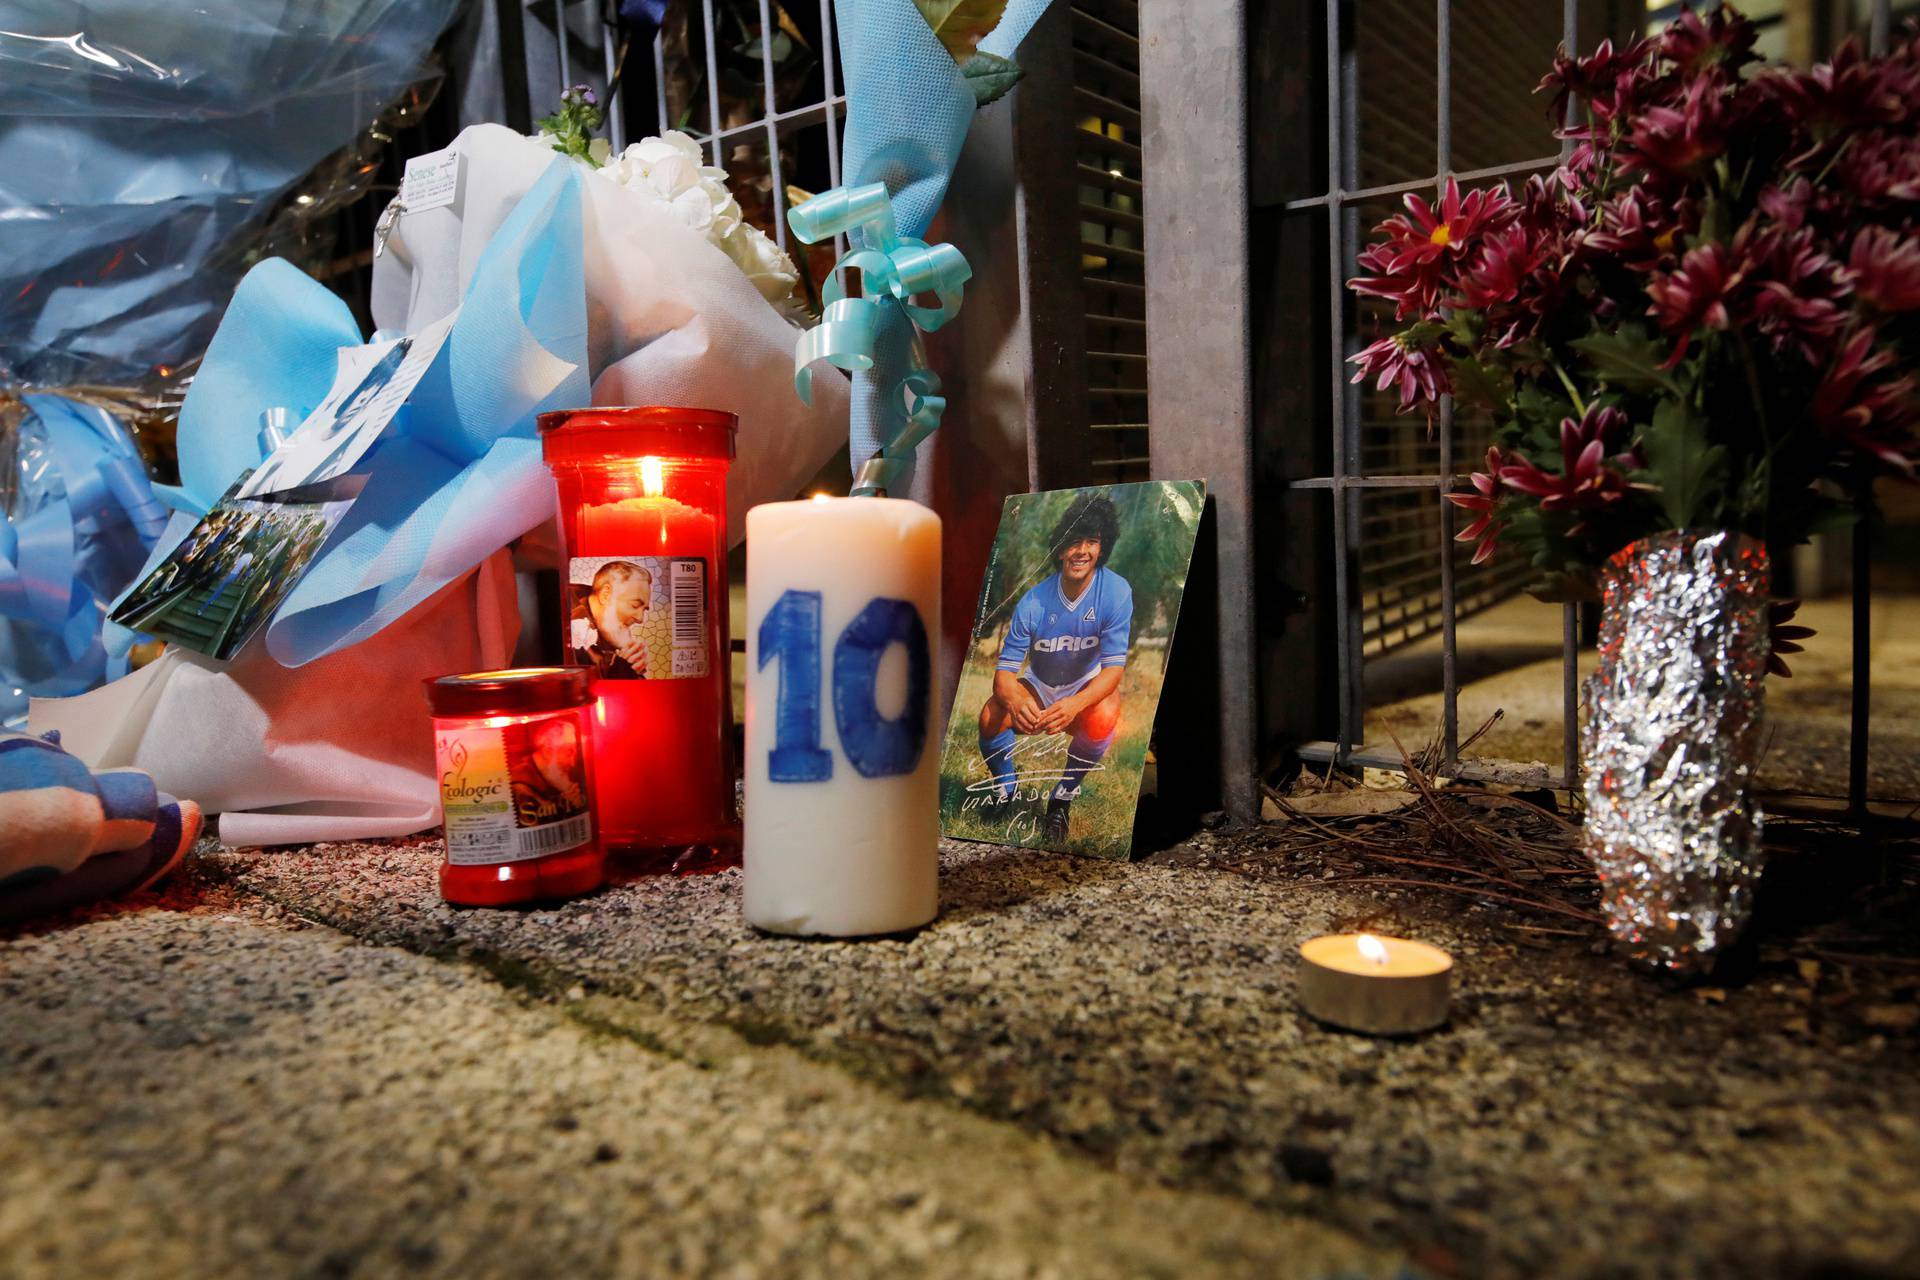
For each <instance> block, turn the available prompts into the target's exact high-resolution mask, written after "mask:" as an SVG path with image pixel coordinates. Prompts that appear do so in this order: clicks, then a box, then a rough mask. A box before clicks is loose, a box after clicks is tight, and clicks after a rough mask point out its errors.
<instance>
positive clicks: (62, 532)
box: [0, 392, 167, 723]
mask: <svg viewBox="0 0 1920 1280" xmlns="http://www.w3.org/2000/svg"><path fill="white" fill-rule="evenodd" d="M20 401H21V404H22V405H23V406H24V409H25V412H24V414H23V416H22V417H21V418H20V420H19V423H18V425H17V427H16V429H15V431H16V434H15V436H14V437H12V438H8V439H5V440H0V448H5V449H8V450H16V451H17V450H23V449H24V447H25V445H26V443H27V442H28V441H29V440H32V441H33V442H34V443H36V444H38V445H39V446H41V451H42V453H43V456H44V459H45V464H46V465H45V468H44V472H43V473H42V474H39V475H34V476H27V475H22V476H20V477H19V478H18V479H17V480H16V484H17V485H18V486H19V489H20V494H19V497H18V498H17V499H16V502H15V512H14V514H13V515H11V516H9V517H8V518H7V519H6V520H4V521H0V721H4V722H8V723H11V722H13V721H15V720H17V719H18V718H19V717H20V716H21V715H22V714H24V712H25V710H26V699H27V698H28V697H29V696H35V697H62V696H65V695H68V694H75V693H81V692H84V691H85V690H87V689H91V688H93V687H94V686H95V685H97V684H99V683H101V682H102V681H103V680H106V679H110V678H112V677H113V676H115V675H119V674H122V673H124V671H125V670H126V664H125V661H124V656H125V649H124V647H123V648H121V649H120V651H119V652H117V653H116V652H112V651H110V650H109V649H108V648H107V647H104V646H103V643H102V640H101V622H102V619H103V617H104V616H105V607H106V603H107V601H108V600H110V599H111V598H112V597H113V596H114V595H116V594H117V593H118V592H119V591H120V590H121V589H123V588H124V587H126V586H127V585H128V584H129V583H130V582H131V581H132V580H133V578H134V576H135V574H136V573H137V572H138V571H139V568H140V564H141V561H142V560H143V559H144V558H145V556H146V554H147V551H148V550H149V549H150V548H151V547H152V546H153V545H154V543H155V541H156V540H157V539H158V538H159V537H160V534H161V532H162V530H164V529H165V528H166V523H167V513H166V509H165V507H163V506H162V505H161V504H160V502H159V501H158V500H157V499H156V498H155V496H154V490H153V486H152V485H151V484H150V483H149V482H148V480H147V471H146V467H145V465H144V463H143V462H142V461H141V458H140V454H139V450H138V449H137V448H136V447H135V446H134V443H133V439H132V437H131V436H130V435H129V434H128V432H127V428H126V427H125V425H124V424H122V423H121V421H120V419H119V418H118V417H116V416H115V415H114V414H113V413H111V412H109V411H108V410H107V409H105V408H102V407H100V406H99V405H95V404H89V403H86V402H85V401H83V400H80V399H75V398H70V397H68V396H63V395H59V394H57V393H51V392H48V393H34V394H27V395H23V396H21V397H20Z"/></svg>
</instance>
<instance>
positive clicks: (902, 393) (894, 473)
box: [787, 182, 973, 495]
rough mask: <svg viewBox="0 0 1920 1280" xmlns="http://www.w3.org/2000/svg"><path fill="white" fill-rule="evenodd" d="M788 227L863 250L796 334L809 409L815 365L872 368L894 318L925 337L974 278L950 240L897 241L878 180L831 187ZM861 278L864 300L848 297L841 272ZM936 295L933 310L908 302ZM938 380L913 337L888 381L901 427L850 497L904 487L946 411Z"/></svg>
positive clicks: (864, 468) (952, 310) (839, 268)
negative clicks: (903, 363)
mask: <svg viewBox="0 0 1920 1280" xmlns="http://www.w3.org/2000/svg"><path fill="white" fill-rule="evenodd" d="M787 223H788V225H789V226H791V227H792V228H793V233H794V235H796V236H798V237H799V238H800V239H801V241H802V242H804V243H806V244H817V243H819V242H820V241H822V240H830V239H832V238H833V237H834V236H837V235H843V234H845V235H858V236H859V237H860V242H861V244H862V247H861V248H858V249H854V250H853V251H851V252H850V253H848V254H847V255H846V256H845V257H844V258H841V259H840V261H839V262H837V263H835V264H834V267H833V275H832V276H831V277H830V278H829V279H828V281H827V287H826V289H825V290H823V291H822V295H821V301H822V302H823V303H825V307H824V309H823V311H822V314H821V317H820V323H819V324H818V325H817V326H815V327H814V328H812V329H809V330H808V331H807V332H805V333H803V334H801V335H800V340H799V341H798V342H797V343H796V344H795V345H794V352H793V366H794V367H793V385H794V389H795V390H796V391H798V392H799V393H800V399H801V400H802V401H804V402H805V403H807V404H812V403H813V365H814V363H815V362H816V361H821V360H824V361H826V362H827V363H828V364H830V365H833V366H835V367H836V368H840V369H846V370H848V371H850V372H851V371H856V370H867V369H872V368H873V367H874V363H875V348H876V346H877V345H878V343H879V340H880V335H881V332H882V328H883V326H884V325H885V324H886V322H887V319H888V317H889V315H890V314H896V313H897V314H902V315H904V316H905V317H906V319H907V321H908V322H909V323H910V324H912V325H913V326H914V328H915V329H916V330H917V331H919V332H925V333H931V332H933V331H934V330H936V329H938V328H939V327H940V326H941V325H943V324H945V323H946V322H947V321H949V320H951V319H953V317H954V316H955V315H956V314H958V313H959V310H960V299H961V295H962V293H963V291H964V289H965V286H966V282H967V280H968V278H969V277H970V276H972V274H973V269H972V268H971V267H969V266H968V265H967V260H966V257H965V256H964V255H962V254H961V252H960V251H959V250H958V249H956V248H954V247H953V246H952V245H950V244H938V245H929V244H928V243H927V242H926V241H924V240H918V239H915V238H913V237H911V236H902V235H901V234H900V233H899V230H898V228H897V227H896V226H895V225H894V220H893V202H892V201H891V200H889V199H888V198H887V188H886V185H885V184H884V183H879V182H874V183H869V184H868V185H866V186H864V187H837V188H835V189H834V190H832V191H827V192H823V193H822V194H820V195H817V196H815V197H814V198H813V199H811V200H808V201H807V202H806V203H805V204H801V205H797V206H795V207H794V208H792V209H790V210H788V211H787ZM850 271H858V272H859V273H860V291H861V293H862V295H864V296H862V297H858V298H849V297H847V296H846V283H845V277H846V273H847V272H850ZM923 294H932V295H933V297H934V300H935V301H934V305H933V306H925V305H920V304H916V303H915V302H914V301H913V299H914V298H915V297H917V296H920V295H923ZM939 391H940V379H939V377H938V375H936V374H935V373H934V372H933V370H931V369H929V368H927V358H926V350H925V348H924V347H923V346H922V345H921V344H920V342H919V338H918V332H916V333H915V334H914V341H913V344H912V354H911V356H910V363H909V364H908V366H907V369H906V370H905V372H903V373H902V374H901V375H900V377H899V378H898V380H897V381H896V382H895V384H894V390H893V397H894V399H895V400H896V401H897V402H900V403H903V404H905V406H906V421H905V423H904V424H903V425H902V427H901V428H900V429H899V430H896V431H895V432H893V433H892V434H890V435H889V436H888V437H887V439H886V441H885V442H884V443H882V444H881V446H880V448H879V449H878V450H877V451H876V452H875V453H874V455H873V457H872V458H870V459H867V460H866V461H865V462H863V463H862V464H861V468H860V471H859V472H858V474H857V475H856V476H855V480H854V487H853V492H854V493H855V494H856V495H867V494H873V493H877V492H885V491H891V490H894V489H896V488H899V487H902V485H903V482H904V481H905V479H906V477H907V475H908V474H909V468H910V467H911V466H912V458H913V450H914V449H915V447H916V446H918V445H919V443H920V442H921V441H922V440H924V439H926V438H927V437H928V436H930V435H932V434H933V432H934V429H935V428H936V427H938V426H939V425H940V415H941V414H942V413H943V412H944V411H945V410H946V407H947V401H946V397H944V396H942V395H940V394H939Z"/></svg>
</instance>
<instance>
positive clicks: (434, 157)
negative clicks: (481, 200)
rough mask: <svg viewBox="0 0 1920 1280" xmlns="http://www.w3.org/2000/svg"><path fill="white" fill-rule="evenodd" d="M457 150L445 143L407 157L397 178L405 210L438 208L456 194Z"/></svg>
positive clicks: (416, 211) (458, 171)
mask: <svg viewBox="0 0 1920 1280" xmlns="http://www.w3.org/2000/svg"><path fill="white" fill-rule="evenodd" d="M460 160H461V157H460V153H459V152H458V151H455V150H454V149H453V148H451V147H449V148H447V149H446V150H444V151H429V152H428V153H427V154H426V155H423V156H414V157H413V158H412V159H411V160H408V161H407V174H406V177H405V178H403V179H401V182H400V203H401V204H403V205H405V206H406V207H407V212H408V213H419V212H420V211H421V210H423V209H442V208H445V207H446V206H447V205H450V204H452V203H453V202H454V201H455V200H457V199H459V198H460Z"/></svg>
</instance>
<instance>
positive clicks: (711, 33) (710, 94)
mask: <svg viewBox="0 0 1920 1280" xmlns="http://www.w3.org/2000/svg"><path fill="white" fill-rule="evenodd" d="M700 12H701V14H702V16H703V17H704V19H705V21H706V39H707V128H708V129H710V130H711V131H712V137H711V141H712V143H713V163H714V164H715V165H717V166H718V167H720V168H722V169H724V168H726V167H727V162H726V161H725V160H724V159H723V158H722V157H721V154H720V56H719V54H717V53H716V52H715V51H714V45H716V44H717V43H719V40H720V32H719V29H718V28H716V27H715V26H714V24H713V0H700Z"/></svg>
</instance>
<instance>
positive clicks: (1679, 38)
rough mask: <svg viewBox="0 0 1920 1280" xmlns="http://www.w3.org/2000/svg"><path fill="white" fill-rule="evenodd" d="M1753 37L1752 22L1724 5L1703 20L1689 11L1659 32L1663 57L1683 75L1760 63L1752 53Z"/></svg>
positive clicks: (1736, 68)
mask: <svg viewBox="0 0 1920 1280" xmlns="http://www.w3.org/2000/svg"><path fill="white" fill-rule="evenodd" d="M1754 36H1755V32H1754V29H1753V23H1752V22H1750V21H1748V20H1747V19H1746V18H1745V17H1743V16H1742V15H1741V14H1740V12H1739V11H1738V10H1735V9H1731V8H1728V7H1727V6H1726V5H1724V4H1723V5H1716V6H1715V7H1714V8H1713V10H1712V11H1711V12H1709V13H1708V14H1707V16H1706V17H1704V18H1702V17H1701V16H1700V14H1699V13H1697V12H1695V11H1694V10H1692V9H1686V10H1683V11H1682V12H1681V14H1680V16H1679V17H1678V18H1676V19H1674V20H1673V21H1672V22H1670V23H1668V24H1667V27H1666V30H1664V31H1662V32H1661V33H1660V56H1661V57H1663V58H1666V59H1667V60H1668V61H1670V62H1672V63H1674V65H1675V66H1676V67H1677V69H1678V70H1679V71H1680V72H1681V73H1682V74H1687V75H1691V74H1694V73H1696V72H1700V71H1705V70H1709V69H1713V68H1718V69H1720V70H1722V71H1726V72H1734V71H1738V70H1739V69H1740V68H1741V67H1744V66H1745V65H1747V64H1748V63H1749V62H1757V61H1758V60H1759V55H1758V54H1756V53H1754V51H1753V41H1754Z"/></svg>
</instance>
